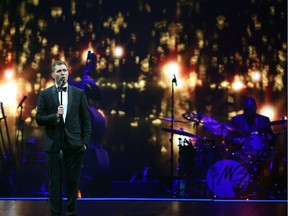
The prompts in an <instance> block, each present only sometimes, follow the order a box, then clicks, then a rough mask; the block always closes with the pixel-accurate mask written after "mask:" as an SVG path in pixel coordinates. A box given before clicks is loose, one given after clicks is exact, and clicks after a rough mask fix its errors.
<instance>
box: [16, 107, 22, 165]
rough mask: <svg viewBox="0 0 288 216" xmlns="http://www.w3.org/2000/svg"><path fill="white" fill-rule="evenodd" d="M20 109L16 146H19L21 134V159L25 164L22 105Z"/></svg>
mask: <svg viewBox="0 0 288 216" xmlns="http://www.w3.org/2000/svg"><path fill="white" fill-rule="evenodd" d="M19 107H20V113H19V119H18V126H17V136H16V146H18V144H19V140H18V139H19V133H20V135H21V137H20V145H21V146H20V158H21V163H23V154H24V146H23V145H24V143H23V140H24V134H23V133H24V121H23V119H22V112H23V106H22V104H21V105H20V106H19Z"/></svg>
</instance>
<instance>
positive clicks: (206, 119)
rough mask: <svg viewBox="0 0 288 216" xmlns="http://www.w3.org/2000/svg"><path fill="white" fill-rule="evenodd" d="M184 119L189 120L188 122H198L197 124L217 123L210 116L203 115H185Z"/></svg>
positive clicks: (183, 115) (187, 113)
mask: <svg viewBox="0 0 288 216" xmlns="http://www.w3.org/2000/svg"><path fill="white" fill-rule="evenodd" d="M182 117H183V118H184V119H187V120H188V121H192V122H196V123H202V124H204V123H216V122H217V121H216V120H215V119H213V118H211V117H209V116H206V115H202V114H201V113H193V112H192V113H189V112H186V113H183V114H182Z"/></svg>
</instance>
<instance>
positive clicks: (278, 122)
mask: <svg viewBox="0 0 288 216" xmlns="http://www.w3.org/2000/svg"><path fill="white" fill-rule="evenodd" d="M270 125H271V126H278V125H280V126H284V125H286V126H287V119H284V120H277V121H273V122H271V123H270Z"/></svg>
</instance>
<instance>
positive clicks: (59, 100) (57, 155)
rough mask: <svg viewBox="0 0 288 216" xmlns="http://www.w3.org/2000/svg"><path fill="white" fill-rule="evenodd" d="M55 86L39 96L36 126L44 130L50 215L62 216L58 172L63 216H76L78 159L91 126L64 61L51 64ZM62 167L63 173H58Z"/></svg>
mask: <svg viewBox="0 0 288 216" xmlns="http://www.w3.org/2000/svg"><path fill="white" fill-rule="evenodd" d="M51 75H52V77H53V79H54V80H55V85H53V86H51V87H49V88H47V89H45V90H43V91H41V92H40V94H39V98H38V105H37V114H36V122H37V124H38V125H39V126H45V131H46V134H45V141H44V151H45V152H46V163H47V167H48V174H49V198H50V211H51V215H53V216H54V215H55V216H56V215H61V214H62V172H63V174H64V173H65V174H66V176H65V177H66V178H65V180H66V186H67V209H66V215H76V201H77V191H78V183H79V176H80V171H81V163H82V156H83V153H84V152H85V150H86V148H87V146H88V143H89V138H90V133H91V123H90V116H89V111H88V103H87V99H86V97H85V94H84V92H83V90H81V89H79V88H76V87H73V86H71V85H69V84H68V83H67V80H68V76H69V72H68V69H67V63H66V62H65V61H60V60H59V61H55V62H54V63H53V64H52V73H51ZM62 166H63V168H64V169H65V170H63V171H62Z"/></svg>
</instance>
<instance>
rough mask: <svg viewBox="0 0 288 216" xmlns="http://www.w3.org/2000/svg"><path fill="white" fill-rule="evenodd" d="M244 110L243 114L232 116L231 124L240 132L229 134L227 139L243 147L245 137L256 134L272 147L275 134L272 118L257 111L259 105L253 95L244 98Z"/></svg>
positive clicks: (267, 145)
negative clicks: (272, 127)
mask: <svg viewBox="0 0 288 216" xmlns="http://www.w3.org/2000/svg"><path fill="white" fill-rule="evenodd" d="M243 110H244V112H243V114H239V115H236V116H234V117H232V119H231V122H230V124H231V126H232V127H234V128H235V129H236V130H238V131H239V132H240V133H239V134H238V135H236V136H235V134H231V135H228V136H227V138H226V140H228V142H232V144H233V145H237V146H239V147H242V148H243V145H244V144H245V143H244V140H245V138H247V137H248V138H249V137H250V136H253V135H256V136H258V137H261V138H262V139H263V140H264V141H265V145H266V147H272V144H273V140H274V134H273V131H272V129H271V122H270V119H269V118H268V117H266V116H264V115H260V114H258V113H257V112H256V110H257V105H256V101H255V99H254V98H253V97H246V98H244V100H243ZM236 134H237V133H236Z"/></svg>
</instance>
